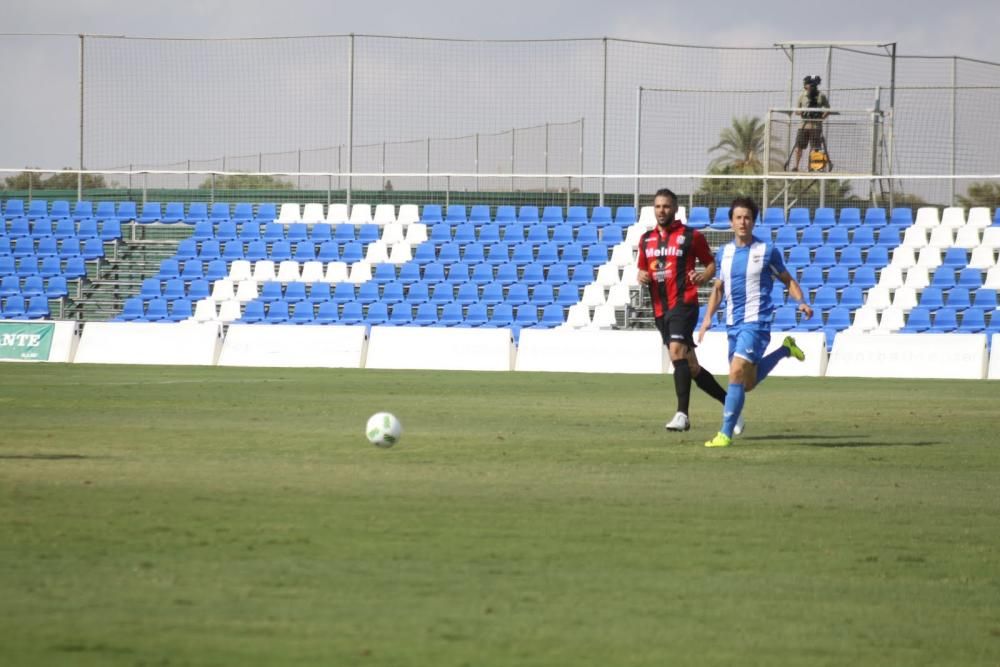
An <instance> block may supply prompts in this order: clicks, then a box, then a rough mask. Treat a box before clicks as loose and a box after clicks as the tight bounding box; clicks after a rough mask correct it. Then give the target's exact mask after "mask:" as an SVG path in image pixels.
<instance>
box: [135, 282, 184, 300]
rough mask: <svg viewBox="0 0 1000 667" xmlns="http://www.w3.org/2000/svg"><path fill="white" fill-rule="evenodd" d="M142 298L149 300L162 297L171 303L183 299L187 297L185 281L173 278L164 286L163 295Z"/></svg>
mask: <svg viewBox="0 0 1000 667" xmlns="http://www.w3.org/2000/svg"><path fill="white" fill-rule="evenodd" d="M142 296H143V297H144V298H149V299H153V298H158V297H161V296H162V297H163V298H164V299H166V300H168V301H171V300H173V299H180V298H181V297H183V296H185V291H184V281H183V280H182V279H180V278H171V279H170V280H168V281H166V283H165V284H164V286H163V294H152V295H150V296H149V297H146V295H145V294H143V295H142Z"/></svg>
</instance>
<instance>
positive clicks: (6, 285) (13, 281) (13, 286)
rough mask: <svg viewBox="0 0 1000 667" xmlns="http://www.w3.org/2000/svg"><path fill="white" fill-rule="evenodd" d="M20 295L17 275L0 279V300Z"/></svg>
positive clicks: (19, 283) (19, 280)
mask: <svg viewBox="0 0 1000 667" xmlns="http://www.w3.org/2000/svg"><path fill="white" fill-rule="evenodd" d="M20 293H21V279H20V278H18V277H17V275H7V276H3V277H2V278H0V298H4V299H6V298H7V297H9V296H14V295H15V294H20Z"/></svg>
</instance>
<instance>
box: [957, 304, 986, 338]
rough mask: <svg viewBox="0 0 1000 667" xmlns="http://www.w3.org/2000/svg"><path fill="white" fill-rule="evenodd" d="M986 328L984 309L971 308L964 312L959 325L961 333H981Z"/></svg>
mask: <svg viewBox="0 0 1000 667" xmlns="http://www.w3.org/2000/svg"><path fill="white" fill-rule="evenodd" d="M984 329H986V318H985V314H984V312H983V311H982V310H980V309H978V308H969V309H967V310H965V311H963V312H962V323H961V324H959V325H958V329H957V331H958V332H959V333H979V332H981V331H983V330H984Z"/></svg>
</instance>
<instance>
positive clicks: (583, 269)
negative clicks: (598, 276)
mask: <svg viewBox="0 0 1000 667" xmlns="http://www.w3.org/2000/svg"><path fill="white" fill-rule="evenodd" d="M569 281H570V282H571V283H573V284H574V285H579V286H581V287H582V286H584V285H589V284H590V283H592V282H594V267H593V266H591V265H590V264H575V265H573V267H572V268H570V271H569Z"/></svg>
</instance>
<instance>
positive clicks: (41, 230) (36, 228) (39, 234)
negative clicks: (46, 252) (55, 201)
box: [31, 218, 55, 240]
mask: <svg viewBox="0 0 1000 667" xmlns="http://www.w3.org/2000/svg"><path fill="white" fill-rule="evenodd" d="M54 233H55V228H54V227H53V223H52V220H51V218H42V219H40V220H35V221H34V222H32V223H31V238H33V239H36V240H37V239H41V238H44V237H46V236H52V235H53V234H54Z"/></svg>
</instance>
